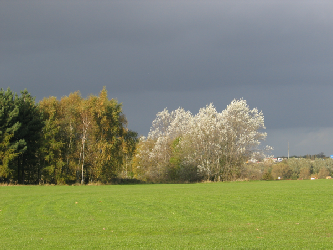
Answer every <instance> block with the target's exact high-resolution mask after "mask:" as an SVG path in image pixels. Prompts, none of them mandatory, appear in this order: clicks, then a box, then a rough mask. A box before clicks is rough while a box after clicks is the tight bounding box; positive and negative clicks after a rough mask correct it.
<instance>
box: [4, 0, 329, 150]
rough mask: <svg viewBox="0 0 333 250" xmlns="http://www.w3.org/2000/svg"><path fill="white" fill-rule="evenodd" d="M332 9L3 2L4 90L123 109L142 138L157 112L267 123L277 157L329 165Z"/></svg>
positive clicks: (323, 4)
mask: <svg viewBox="0 0 333 250" xmlns="http://www.w3.org/2000/svg"><path fill="white" fill-rule="evenodd" d="M332 13H333V2H332V1H281V0H279V1H269V0H266V1H222V0H221V1H159V0H154V1H126V0H122V1H112V0H109V1H86V0H80V1H50V0H48V1H42V0H41V1H33V0H30V1H12V0H8V1H6V0H0V87H3V88H7V87H10V88H11V89H12V90H14V91H16V92H19V91H20V90H23V89H24V88H27V89H28V91H29V92H30V93H31V94H32V95H34V96H36V100H37V101H39V100H41V99H42V98H43V97H48V96H57V97H58V98H59V99H60V98H61V97H62V96H64V95H68V94H69V93H70V92H74V91H76V90H80V92H81V93H82V96H84V97H86V96H87V95H89V94H98V93H99V92H100V90H101V89H102V88H103V86H106V88H107V90H108V94H109V97H110V98H116V99H117V100H118V101H119V102H122V103H123V111H124V113H125V115H126V116H127V118H128V122H129V128H130V129H132V130H134V131H137V132H138V133H139V134H141V135H147V133H148V132H149V129H150V126H151V123H152V121H153V120H154V118H155V116H156V113H157V112H159V111H162V110H163V109H164V108H165V107H167V108H168V109H169V110H170V111H171V110H174V109H176V108H178V107H179V106H181V107H183V108H185V109H186V110H190V111H191V112H192V113H197V112H198V110H199V108H201V107H204V106H205V105H206V104H209V103H211V102H213V103H214V105H215V106H216V107H217V109H218V111H222V110H223V109H225V108H226V106H227V105H228V104H229V103H230V102H231V101H232V100H233V99H234V98H242V97H243V98H244V99H245V100H247V103H248V104H249V106H250V107H251V108H254V107H257V108H258V109H259V110H262V111H263V113H264V115H265V125H266V128H267V130H266V132H267V133H268V137H267V140H266V141H265V142H264V143H263V144H264V145H266V144H268V145H270V146H273V147H274V148H275V150H274V152H273V154H274V155H275V156H282V155H284V156H286V155H287V146H288V141H289V144H290V155H305V154H316V153H320V152H324V153H325V154H326V155H331V154H333V116H332V108H333V105H332V104H333V99H332V93H333V83H332V79H333V70H332V69H333V67H332V66H333V65H332V64H333V49H332V45H333V15H332Z"/></svg>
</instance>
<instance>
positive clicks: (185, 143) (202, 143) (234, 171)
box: [136, 99, 266, 181]
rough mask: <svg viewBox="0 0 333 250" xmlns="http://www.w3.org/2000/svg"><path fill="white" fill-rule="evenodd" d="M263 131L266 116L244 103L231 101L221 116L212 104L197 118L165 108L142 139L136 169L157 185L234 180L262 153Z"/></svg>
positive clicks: (184, 112)
mask: <svg viewBox="0 0 333 250" xmlns="http://www.w3.org/2000/svg"><path fill="white" fill-rule="evenodd" d="M263 129H265V126H264V116H263V114H262V112H259V111H258V110H257V109H256V108H254V109H252V110H251V109H250V108H249V106H248V105H247V103H246V101H245V100H243V99H240V100H233V101H232V102H231V103H230V105H228V106H227V108H226V110H224V111H222V112H221V113H219V112H217V111H216V108H215V107H214V105H213V104H209V105H207V106H206V107H204V108H201V109H200V110H199V112H198V114H196V115H194V116H193V115H192V114H191V113H190V112H189V111H185V110H184V109H183V108H178V109H177V110H175V111H172V112H171V113H170V112H169V111H168V110H167V109H164V111H162V112H159V113H158V114H157V116H156V119H155V120H154V121H153V124H152V127H151V130H150V132H149V134H148V137H147V138H142V139H141V142H140V145H139V147H138V151H137V156H136V158H137V159H136V162H137V168H140V169H141V175H142V176H145V178H146V179H152V180H159V181H163V180H168V179H177V178H178V179H181V180H186V179H188V180H194V179H195V178H202V179H209V180H212V179H213V180H230V179H235V178H237V177H239V176H240V172H241V169H242V166H243V165H244V162H246V160H248V159H249V158H251V156H252V155H253V154H257V153H258V152H259V151H258V147H259V145H260V142H261V141H262V140H264V139H265V138H266V133H264V132H262V131H261V130H263ZM189 172H190V174H189ZM194 175H195V176H196V177H195V178H194Z"/></svg>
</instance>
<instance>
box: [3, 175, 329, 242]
mask: <svg viewBox="0 0 333 250" xmlns="http://www.w3.org/2000/svg"><path fill="white" fill-rule="evenodd" d="M332 197H333V180H314V181H310V180H303V181H253V182H224V183H201V184H140V185H105V186H0V240H1V242H0V249H140V248H141V249H328V248H332V247H333V202H332Z"/></svg>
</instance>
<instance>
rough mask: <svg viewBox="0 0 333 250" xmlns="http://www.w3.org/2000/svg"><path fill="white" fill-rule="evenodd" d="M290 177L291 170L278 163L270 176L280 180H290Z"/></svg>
mask: <svg viewBox="0 0 333 250" xmlns="http://www.w3.org/2000/svg"><path fill="white" fill-rule="evenodd" d="M291 175H292V170H291V169H290V167H289V166H288V165H287V164H285V163H278V164H275V165H273V167H272V176H273V178H274V179H278V177H280V178H282V179H290V177H291Z"/></svg>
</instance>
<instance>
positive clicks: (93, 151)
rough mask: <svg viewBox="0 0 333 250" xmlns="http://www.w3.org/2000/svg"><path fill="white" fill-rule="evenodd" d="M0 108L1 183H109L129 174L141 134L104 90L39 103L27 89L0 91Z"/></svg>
mask: <svg viewBox="0 0 333 250" xmlns="http://www.w3.org/2000/svg"><path fill="white" fill-rule="evenodd" d="M0 107H1V109H0V181H1V180H2V181H7V182H8V181H10V182H14V183H20V184H38V183H54V184H60V183H63V184H65V183H75V182H80V183H88V182H98V181H99V182H103V183H108V182H110V181H111V180H112V178H115V177H119V176H122V175H123V176H128V172H131V166H130V161H131V158H132V155H133V153H134V152H135V148H136V143H137V141H138V138H137V133H136V132H134V131H131V130H129V129H127V120H126V117H125V115H124V114H123V113H122V105H121V104H119V103H118V102H117V101H116V100H114V99H111V100H109V99H108V96H107V91H106V89H105V88H103V90H102V91H101V92H100V94H99V95H98V96H94V95H90V96H89V97H87V98H82V97H81V95H80V93H79V92H75V93H71V94H70V95H69V96H64V97H62V98H61V99H60V100H57V98H56V97H48V98H44V99H43V100H42V101H40V102H39V103H37V104H36V103H35V98H34V97H32V96H31V95H30V93H29V92H28V91H27V90H24V91H21V94H20V95H17V94H16V93H14V92H13V91H12V90H10V89H9V88H8V89H7V90H3V89H1V90H0Z"/></svg>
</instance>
